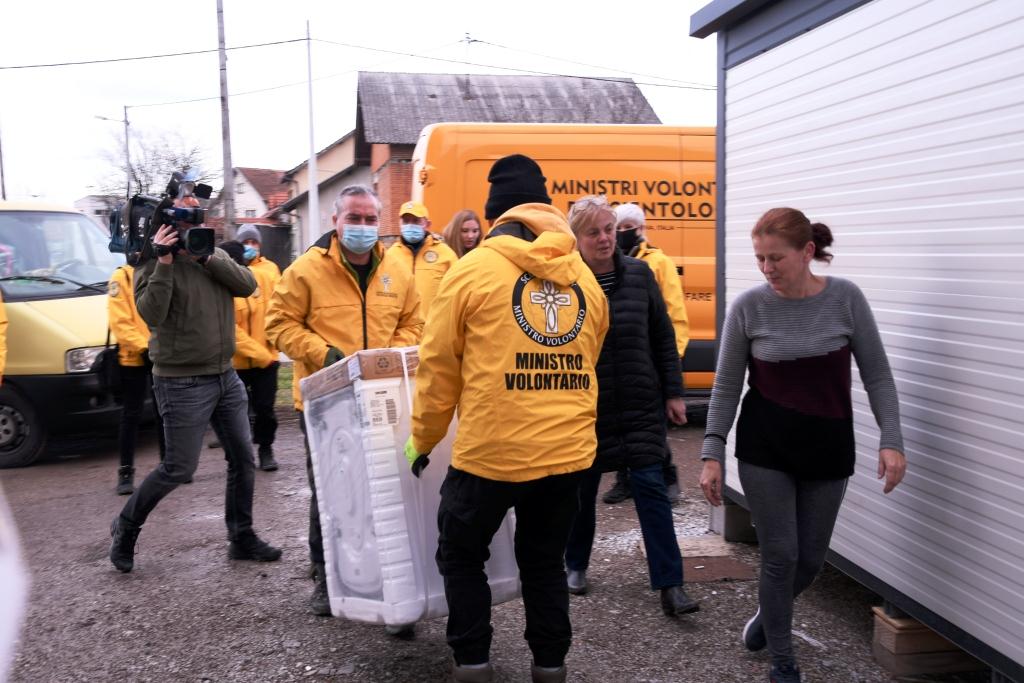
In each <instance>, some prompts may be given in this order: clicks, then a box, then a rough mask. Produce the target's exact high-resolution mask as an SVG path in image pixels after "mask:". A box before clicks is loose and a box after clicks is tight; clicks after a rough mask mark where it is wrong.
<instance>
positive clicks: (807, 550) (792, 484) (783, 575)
mask: <svg viewBox="0 0 1024 683" xmlns="http://www.w3.org/2000/svg"><path fill="white" fill-rule="evenodd" d="M739 475H740V483H741V484H742V485H743V494H744V495H745V496H746V498H747V504H748V505H750V514H751V516H752V517H753V519H754V526H755V527H756V529H757V542H758V544H759V545H760V548H761V585H760V587H759V590H758V599H759V602H760V607H761V623H762V624H764V633H765V636H766V637H767V639H768V651H769V652H770V653H771V655H772V661H773V662H775V663H776V664H781V663H791V662H792V661H793V634H792V629H793V600H794V599H795V598H796V596H798V595H800V593H802V592H803V591H804V589H806V588H807V587H808V586H810V585H811V583H813V582H814V578H815V577H816V576H817V575H818V572H820V571H821V568H822V566H823V565H824V564H825V553H826V552H827V551H828V544H829V541H830V540H831V539H832V529H833V528H834V527H835V524H836V517H837V516H838V515H839V506H840V505H841V504H842V502H843V495H844V494H845V493H846V482H847V480H846V479H820V480H806V479H797V478H796V477H794V476H793V475H791V474H788V473H786V472H781V471H779V470H770V469H767V468H765V467H758V466H757V465H751V464H750V463H746V462H743V461H742V460H741V461H740V463H739Z"/></svg>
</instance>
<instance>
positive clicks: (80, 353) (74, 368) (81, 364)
mask: <svg viewBox="0 0 1024 683" xmlns="http://www.w3.org/2000/svg"><path fill="white" fill-rule="evenodd" d="M105 348H107V347H105V346H87V347H85V348H84V349H71V350H70V351H68V352H67V353H65V354H64V371H65V372H89V371H90V370H92V364H93V363H95V362H96V357H97V356H99V355H100V353H102V352H103V349H105Z"/></svg>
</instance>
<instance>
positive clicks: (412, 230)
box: [402, 223, 427, 244]
mask: <svg viewBox="0 0 1024 683" xmlns="http://www.w3.org/2000/svg"><path fill="white" fill-rule="evenodd" d="M426 234H427V232H426V230H424V229H423V226H422V225H417V224H416V223H402V239H403V240H405V241H406V242H411V243H412V244H418V243H420V242H422V241H423V238H424V236H426Z"/></svg>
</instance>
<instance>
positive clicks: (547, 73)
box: [313, 38, 717, 91]
mask: <svg viewBox="0 0 1024 683" xmlns="http://www.w3.org/2000/svg"><path fill="white" fill-rule="evenodd" d="M313 40H315V41H317V42H320V43H326V44H328V45H339V46H341V47H348V48H353V49H356V50H368V51H370V52H384V53H387V54H392V55H400V56H402V57H414V58H416V59H429V60H433V61H435V62H447V63H449V64H462V65H465V66H477V67H481V68H484V69H500V70H502V71H515V72H517V73H527V74H535V75H538V76H557V77H559V78H579V79H582V80H587V81H607V82H609V83H632V84H634V85H650V86H653V87H658V88H677V89H680V90H707V91H713V90H717V88H716V87H715V86H711V85H673V84H670V83H647V82H644V81H634V80H632V79H627V78H610V77H607V76H580V75H577V74H563V73H555V72H551V71H537V70H535V69H521V68H519V67H513V66H499V65H497V64H481V63H479V62H469V61H466V60H462V59H449V58H446V57H428V56H426V55H420V54H415V53H412V52H401V51H398V50H387V49H384V48H381V47H367V46H365V45H354V44H352V43H341V42H338V41H335V40H324V39H323V38H314V39H313ZM655 78H657V76H655Z"/></svg>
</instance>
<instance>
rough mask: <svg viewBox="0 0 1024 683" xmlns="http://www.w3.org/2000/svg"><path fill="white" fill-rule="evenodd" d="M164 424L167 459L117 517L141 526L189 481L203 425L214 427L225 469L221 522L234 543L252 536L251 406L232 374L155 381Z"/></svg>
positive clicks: (144, 481)
mask: <svg viewBox="0 0 1024 683" xmlns="http://www.w3.org/2000/svg"><path fill="white" fill-rule="evenodd" d="M153 392H154V393H155V394H156V400H157V404H158V405H159V407H160V414H161V415H163V419H164V438H165V439H166V442H167V445H166V448H167V454H166V455H165V457H164V459H163V462H161V463H160V465H159V466H157V468H156V469H155V470H153V471H152V472H150V473H149V475H148V476H147V477H146V478H145V479H144V480H143V481H142V484H140V485H139V487H138V488H137V489H135V493H133V494H132V496H131V498H129V499H128V502H127V503H125V505H124V508H123V509H122V510H121V517H122V518H123V519H124V520H125V521H127V522H128V523H130V524H134V525H138V526H141V525H142V524H143V522H145V521H146V518H147V517H148V516H149V513H150V512H152V511H153V508H155V507H156V506H157V503H159V502H160V501H161V500H163V498H164V496H166V495H167V494H168V493H170V492H171V491H173V490H174V489H176V488H178V485H179V484H181V483H183V482H185V481H188V480H189V479H191V478H192V474H193V473H194V472H195V470H196V466H197V465H198V464H199V452H200V451H201V450H202V447H203V435H204V434H205V433H206V425H208V424H209V425H212V426H213V431H214V432H216V434H217V439H219V440H220V443H221V445H222V446H223V447H224V459H225V460H227V463H228V476H227V486H226V488H225V492H224V522H225V524H226V525H227V527H228V538H229V539H230V540H232V541H235V540H239V539H240V538H242V537H245V536H248V535H250V534H252V492H253V484H254V482H255V478H256V477H255V472H256V467H255V465H254V464H253V458H252V443H251V441H250V438H249V401H248V399H247V398H246V395H245V387H243V386H242V380H240V379H238V375H237V374H236V373H235V371H234V370H228V371H227V372H225V373H223V374H220V375H197V376H193V377H154V378H153Z"/></svg>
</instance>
